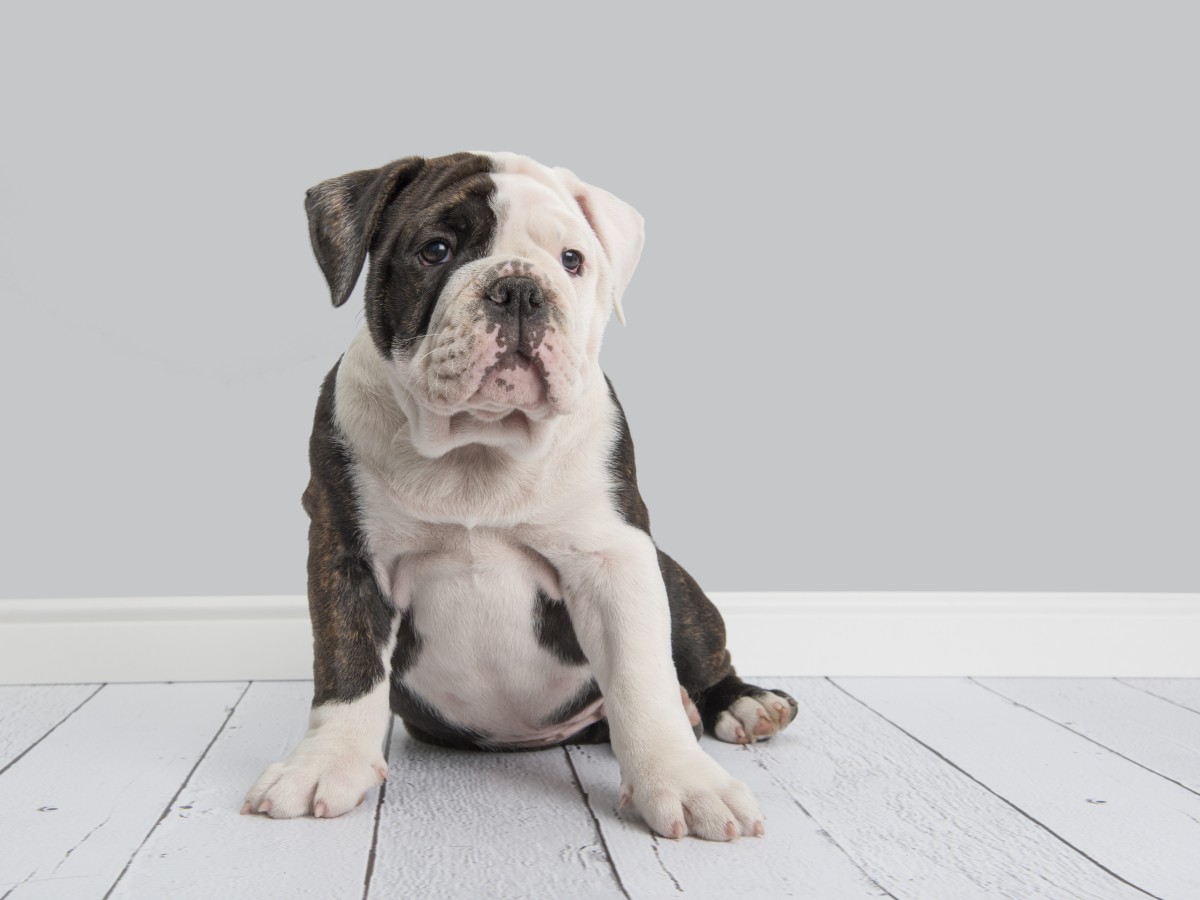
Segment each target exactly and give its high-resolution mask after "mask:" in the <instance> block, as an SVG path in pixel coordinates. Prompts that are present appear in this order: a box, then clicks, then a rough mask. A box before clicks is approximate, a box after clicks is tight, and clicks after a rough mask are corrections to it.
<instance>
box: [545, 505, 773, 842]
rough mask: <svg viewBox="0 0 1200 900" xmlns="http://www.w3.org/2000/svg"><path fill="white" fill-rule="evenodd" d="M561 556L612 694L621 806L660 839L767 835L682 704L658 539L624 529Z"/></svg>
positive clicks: (589, 652) (569, 599)
mask: <svg viewBox="0 0 1200 900" xmlns="http://www.w3.org/2000/svg"><path fill="white" fill-rule="evenodd" d="M589 543H591V544H592V545H593V546H594V547H596V549H578V548H573V550H572V552H569V553H566V554H563V555H562V556H560V557H558V558H556V559H554V563H555V565H556V567H557V568H558V570H559V575H560V578H561V580H562V589H563V598H564V602H565V603H566V605H567V610H568V613H569V615H570V617H571V622H572V625H573V626H574V628H575V633H576V635H577V637H578V639H579V643H580V646H581V648H582V649H583V651H584V654H585V655H586V656H587V658H588V662H589V664H590V666H591V668H592V672H593V674H594V675H595V678H596V681H597V683H598V684H599V685H600V690H601V692H602V693H603V695H604V707H605V711H606V715H607V717H608V722H609V733H610V737H611V741H612V746H613V752H614V753H615V754H616V757H617V760H618V761H619V762H620V764H621V794H622V800H626V799H631V800H632V801H633V803H634V805H635V806H636V807H637V809H638V811H639V812H640V813H641V814H642V817H643V818H644V819H645V820H646V822H647V824H649V826H650V827H651V828H653V829H654V830H655V831H657V832H658V833H659V834H662V835H664V836H666V837H674V838H679V837H683V836H684V835H685V834H689V833H690V834H694V835H697V836H698V837H702V838H706V839H708V840H732V839H733V838H736V837H737V836H738V835H741V834H762V833H763V816H762V813H761V812H760V811H759V808H758V804H757V802H756V801H755V799H754V796H753V795H752V794H751V793H750V790H749V788H747V787H746V785H745V784H743V783H742V782H741V781H738V780H737V779H735V778H733V777H732V776H730V775H729V774H728V773H726V772H725V770H724V769H722V768H721V767H720V765H718V764H717V763H716V762H715V761H714V760H713V759H712V758H711V757H709V756H708V755H707V754H706V753H705V752H704V751H703V750H701V749H700V748H699V747H698V746H697V744H696V738H695V735H694V734H693V732H692V726H691V724H690V723H689V722H688V718H687V713H686V712H685V711H684V708H683V706H682V705H681V704H680V702H679V679H678V677H677V675H676V672H675V666H674V663H673V662H672V659H671V621H670V609H669V606H668V603H667V594H666V587H665V585H664V584H663V579H662V574H661V572H660V570H659V566H658V557H657V553H656V551H655V548H654V544H653V542H652V541H651V540H650V537H649V536H648V535H647V534H646V533H645V532H642V531H639V530H637V529H634V528H621V529H616V530H614V531H613V532H611V533H610V534H607V535H606V536H605V538H604V539H603V540H602V541H601V542H600V543H599V544H598V545H597V544H596V542H595V541H594V540H593V541H591V542H589Z"/></svg>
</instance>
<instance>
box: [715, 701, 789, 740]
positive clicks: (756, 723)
mask: <svg viewBox="0 0 1200 900" xmlns="http://www.w3.org/2000/svg"><path fill="white" fill-rule="evenodd" d="M798 709H799V707H798V705H797V703H796V701H795V700H793V699H792V698H791V697H789V696H788V695H787V694H785V693H783V692H782V691H765V690H764V691H755V692H754V693H750V694H746V695H745V696H743V697H738V699H736V700H734V701H733V703H732V704H730V706H729V708H728V709H725V710H722V711H721V713H720V714H719V715H718V716H717V721H716V725H715V726H714V728H713V733H714V734H715V735H716V736H717V738H719V739H720V740H722V741H725V742H727V743H730V744H753V743H754V742H755V741H761V740H766V739H767V738H769V737H771V735H773V734H778V733H779V732H781V731H783V729H785V728H787V727H788V725H790V724H792V722H793V721H794V720H795V718H796V712H797V710H798Z"/></svg>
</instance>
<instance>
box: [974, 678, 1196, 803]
mask: <svg viewBox="0 0 1200 900" xmlns="http://www.w3.org/2000/svg"><path fill="white" fill-rule="evenodd" d="M975 680H976V681H978V682H979V683H980V684H982V685H983V686H984V687H986V688H989V689H990V690H993V691H995V692H996V693H997V694H1000V695H1002V696H1004V697H1007V698H1008V699H1009V700H1012V701H1013V702H1014V703H1019V704H1021V705H1022V706H1025V707H1027V708H1029V709H1031V710H1033V711H1034V712H1037V713H1040V714H1041V715H1043V716H1046V717H1047V718H1050V719H1053V720H1054V721H1055V722H1058V723H1059V724H1061V725H1063V726H1064V727H1066V728H1069V729H1070V730H1071V731H1074V732H1075V733H1077V734H1082V735H1084V736H1085V737H1088V738H1091V739H1092V740H1093V741H1096V743H1098V744H1103V745H1104V746H1105V747H1107V748H1109V749H1110V750H1113V751H1115V752H1117V753H1120V754H1121V755H1122V756H1125V757H1128V758H1129V759H1131V760H1133V761H1134V762H1136V763H1139V764H1141V765H1143V766H1145V767H1146V768H1148V769H1150V770H1152V771H1154V772H1157V773H1158V774H1159V775H1162V776H1163V777H1164V778H1170V779H1171V780H1172V781H1175V782H1177V783H1178V784H1181V785H1183V786H1184V787H1187V788H1189V789H1190V790H1192V791H1195V792H1197V793H1200V715H1197V714H1196V713H1194V712H1192V711H1191V710H1190V709H1183V708H1182V707H1179V706H1176V705H1175V704H1174V703H1171V702H1169V701H1167V700H1164V699H1162V698H1161V697H1156V696H1154V695H1153V694H1149V693H1146V692H1145V691H1141V690H1138V689H1137V688H1135V687H1131V686H1130V685H1126V684H1121V683H1120V682H1118V681H1115V680H1114V679H1111V678H978V679H975Z"/></svg>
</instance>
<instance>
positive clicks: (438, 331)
mask: <svg viewBox="0 0 1200 900" xmlns="http://www.w3.org/2000/svg"><path fill="white" fill-rule="evenodd" d="M306 208H307V210H308V214H309V228H310V233H311V236H312V241H313V249H314V251H315V253H316V256H317V260H318V262H319V263H320V265H321V268H322V270H323V271H324V273H325V275H326V278H327V280H328V281H329V285H330V289H331V291H332V294H333V302H334V305H341V304H342V303H344V302H345V300H346V298H347V297H348V296H349V294H350V292H351V290H352V289H353V287H354V283H355V281H356V280H357V278H358V275H359V272H360V271H361V269H362V265H363V262H364V259H365V257H366V256H367V254H368V252H369V255H370V258H371V266H370V272H369V275H368V278H367V286H366V315H367V323H368V327H369V329H370V332H371V337H372V339H373V342H374V344H375V346H376V349H377V350H378V351H379V353H380V354H381V355H382V356H383V357H384V358H385V359H387V360H388V361H389V362H390V364H391V365H392V366H393V368H394V373H395V375H396V377H397V379H398V380H399V382H401V383H402V384H403V385H404V387H405V389H406V390H407V391H408V392H410V394H411V396H412V399H413V400H414V401H415V402H416V403H418V404H419V405H420V406H421V407H423V408H424V409H425V410H427V411H428V412H430V413H432V414H434V415H437V416H442V417H451V418H453V417H456V416H458V417H462V416H466V417H470V418H472V419H475V420H481V421H484V422H500V421H504V420H507V419H509V418H514V419H522V420H524V421H526V423H527V422H528V420H534V421H539V420H545V419H547V418H550V417H553V416H556V415H562V414H564V413H567V412H569V411H570V410H571V408H572V406H573V405H574V403H575V402H576V400H577V399H578V397H579V395H580V393H581V391H582V390H583V388H584V387H585V386H586V384H587V381H588V379H589V378H590V377H591V376H592V373H593V372H594V371H597V366H596V362H597V358H598V356H599V352H600V341H601V336H602V334H603V331H604V326H605V324H606V322H607V320H608V317H609V314H610V313H611V312H613V311H614V310H615V311H616V312H617V315H618V317H621V315H622V314H621V306H620V302H621V294H622V293H623V291H624V289H625V286H626V285H627V284H628V282H629V279H630V278H631V277H632V275H633V270H634V267H635V266H636V264H637V259H638V256H639V255H640V253H641V247H642V239H643V225H642V219H641V216H640V215H638V213H637V212H636V211H635V210H634V209H633V208H632V207H631V206H629V205H628V204H627V203H624V202H623V201H621V200H618V199H617V198H616V197H614V196H613V195H611V194H609V193H608V192H606V191H602V190H600V189H599V188H595V187H592V186H590V185H587V184H584V183H583V182H581V181H580V180H579V179H578V178H576V177H575V176H574V175H573V174H572V173H570V172H569V171H567V170H565V169H550V168H548V167H546V166H543V165H541V164H539V163H536V162H534V161H533V160H531V159H528V158H526V157H522V156H517V155H515V154H510V153H496V154H483V153H458V154H454V155H451V156H443V157H438V158H434V159H424V158H420V157H410V158H407V159H402V160H398V161H396V162H394V163H391V164H389V165H387V166H383V167H381V168H379V169H373V170H367V171H363V172H354V173H351V174H349V175H345V176H342V177H341V178H334V179H331V180H329V181H326V182H323V183H321V184H320V185H318V186H317V187H315V188H313V189H312V190H310V191H309V192H308V197H307V200H306Z"/></svg>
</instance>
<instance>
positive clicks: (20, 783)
mask: <svg viewBox="0 0 1200 900" xmlns="http://www.w3.org/2000/svg"><path fill="white" fill-rule="evenodd" d="M244 690H245V685H244V684H240V683H236V682H235V683H223V684H154V685H145V684H138V685H107V686H106V687H105V688H104V689H103V690H101V691H100V692H99V693H98V694H96V696H95V697H94V698H92V700H90V701H89V702H88V703H85V704H84V705H83V706H82V707H81V708H80V709H79V710H78V712H76V713H75V714H74V715H72V716H71V717H70V718H69V719H67V720H66V721H65V722H64V723H63V724H62V725H60V726H59V727H58V728H56V729H55V730H54V731H53V732H52V733H51V734H49V735H48V736H47V737H46V739H45V740H43V741H42V742H41V743H40V744H38V745H37V747H35V748H34V749H33V750H32V751H31V752H30V753H28V754H27V755H25V756H24V757H22V758H21V759H20V760H18V761H17V762H16V763H15V764H14V765H13V766H12V767H11V768H10V769H9V770H8V771H6V772H5V773H4V774H3V776H0V811H2V814H3V817H4V819H3V821H4V830H3V835H2V836H0V847H2V848H3V849H2V850H0V884H6V885H11V887H10V888H9V890H8V893H6V894H5V895H4V896H5V897H6V898H10V900H34V898H46V900H73V898H88V900H92V898H96V897H100V896H102V895H103V894H104V893H105V892H106V891H107V890H108V888H109V886H110V885H112V883H113V882H114V881H115V880H116V878H117V877H118V875H119V874H120V872H121V870H122V869H123V868H124V866H125V864H126V863H127V862H128V860H129V859H130V858H131V857H132V856H133V855H134V853H135V851H136V850H137V848H138V847H139V846H140V845H141V843H142V841H143V840H144V839H145V837H146V835H147V834H148V833H149V832H150V830H151V829H152V828H153V827H154V825H155V823H156V822H157V821H158V820H159V818H160V817H161V816H162V815H163V810H164V809H165V808H166V806H167V804H168V803H169V802H170V800H171V798H172V797H173V796H174V795H175V793H176V791H178V790H179V786H180V785H181V784H182V783H183V781H184V779H185V778H186V777H187V775H188V772H189V771H191V769H192V767H193V766H194V765H195V763H196V761H197V760H198V759H199V758H200V757H201V756H202V755H203V753H204V751H205V749H206V748H207V747H208V745H209V742H210V741H211V740H212V738H213V735H215V734H216V733H217V731H218V729H220V728H221V726H222V725H223V724H224V722H225V720H226V718H227V717H228V714H229V709H230V708H231V707H232V706H233V705H234V704H235V703H236V702H237V700H238V697H239V696H241V694H242V692H243V691H244Z"/></svg>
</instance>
